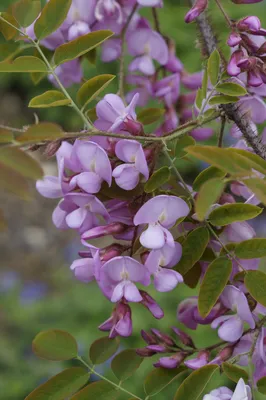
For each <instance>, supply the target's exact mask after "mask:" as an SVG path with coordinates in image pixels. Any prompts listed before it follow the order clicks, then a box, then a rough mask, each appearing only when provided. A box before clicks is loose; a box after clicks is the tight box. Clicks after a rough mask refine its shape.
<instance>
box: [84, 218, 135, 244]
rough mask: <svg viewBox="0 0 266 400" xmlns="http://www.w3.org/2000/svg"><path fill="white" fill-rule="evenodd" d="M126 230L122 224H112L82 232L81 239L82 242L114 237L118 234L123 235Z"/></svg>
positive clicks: (125, 226)
mask: <svg viewBox="0 0 266 400" xmlns="http://www.w3.org/2000/svg"><path fill="white" fill-rule="evenodd" d="M127 228H128V226H127V225H124V224H122V223H121V222H113V223H112V224H109V225H101V226H95V227H94V228H92V229H89V230H88V231H86V232H84V233H83V234H82V236H81V238H82V239H84V240H89V239H96V238H99V237H102V236H107V235H116V234H119V233H123V232H124V231H125V230H126V229H127Z"/></svg>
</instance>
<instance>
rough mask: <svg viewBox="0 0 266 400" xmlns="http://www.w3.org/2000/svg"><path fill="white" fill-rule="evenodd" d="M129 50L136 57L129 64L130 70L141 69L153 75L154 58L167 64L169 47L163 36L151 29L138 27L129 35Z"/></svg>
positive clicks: (145, 73) (162, 63)
mask: <svg viewBox="0 0 266 400" xmlns="http://www.w3.org/2000/svg"><path fill="white" fill-rule="evenodd" d="M127 42H128V51H129V53H130V54H131V55H132V56H134V57H136V58H135V59H134V60H133V61H132V62H131V64H130V65H129V67H128V68H129V71H140V72H142V73H143V74H144V75H153V74H154V73H155V67H154V64H153V60H156V61H158V62H159V63H160V64H161V65H165V64H166V63H167V61H168V48H167V45H166V43H165V41H164V39H163V38H162V36H161V35H160V34H159V33H157V32H155V31H152V30H151V29H145V28H143V29H138V30H136V31H134V32H132V33H130V34H129V35H128V37H127Z"/></svg>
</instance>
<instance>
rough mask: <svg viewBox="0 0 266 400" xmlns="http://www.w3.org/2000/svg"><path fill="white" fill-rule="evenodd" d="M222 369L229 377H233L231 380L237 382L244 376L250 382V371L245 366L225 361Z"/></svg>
mask: <svg viewBox="0 0 266 400" xmlns="http://www.w3.org/2000/svg"><path fill="white" fill-rule="evenodd" d="M222 369H223V372H224V373H225V375H226V376H227V378H229V379H231V381H233V382H235V383H237V382H238V381H239V379H241V378H242V379H244V381H245V382H246V383H248V373H247V372H246V371H245V370H244V369H243V368H240V367H237V366H236V365H234V364H231V363H229V362H224V363H223V364H222Z"/></svg>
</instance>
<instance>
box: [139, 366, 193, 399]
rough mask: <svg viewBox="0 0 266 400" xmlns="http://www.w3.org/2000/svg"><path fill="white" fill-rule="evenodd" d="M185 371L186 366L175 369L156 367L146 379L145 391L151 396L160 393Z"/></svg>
mask: <svg viewBox="0 0 266 400" xmlns="http://www.w3.org/2000/svg"><path fill="white" fill-rule="evenodd" d="M184 371H186V368H185V367H180V368H175V369H165V368H155V369H154V370H153V371H151V372H150V373H149V375H148V376H147V377H146V379H145V381H144V390H145V393H146V394H147V395H148V396H149V397H151V396H154V395H156V394H158V393H160V392H161V391H162V390H164V389H165V387H166V386H168V385H170V384H171V383H172V382H173V381H175V380H176V379H177V378H178V377H179V375H180V374H181V373H182V372H184Z"/></svg>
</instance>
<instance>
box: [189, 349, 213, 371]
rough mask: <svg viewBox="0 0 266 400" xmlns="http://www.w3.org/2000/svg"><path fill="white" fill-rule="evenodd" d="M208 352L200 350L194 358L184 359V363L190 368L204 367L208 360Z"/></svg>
mask: <svg viewBox="0 0 266 400" xmlns="http://www.w3.org/2000/svg"><path fill="white" fill-rule="evenodd" d="M209 356H210V355H209V352H208V351H200V352H199V353H198V355H197V357H195V358H191V359H190V360H186V361H185V362H184V364H185V365H186V366H187V367H188V368H191V369H198V368H201V367H204V365H207V364H208V362H209Z"/></svg>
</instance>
